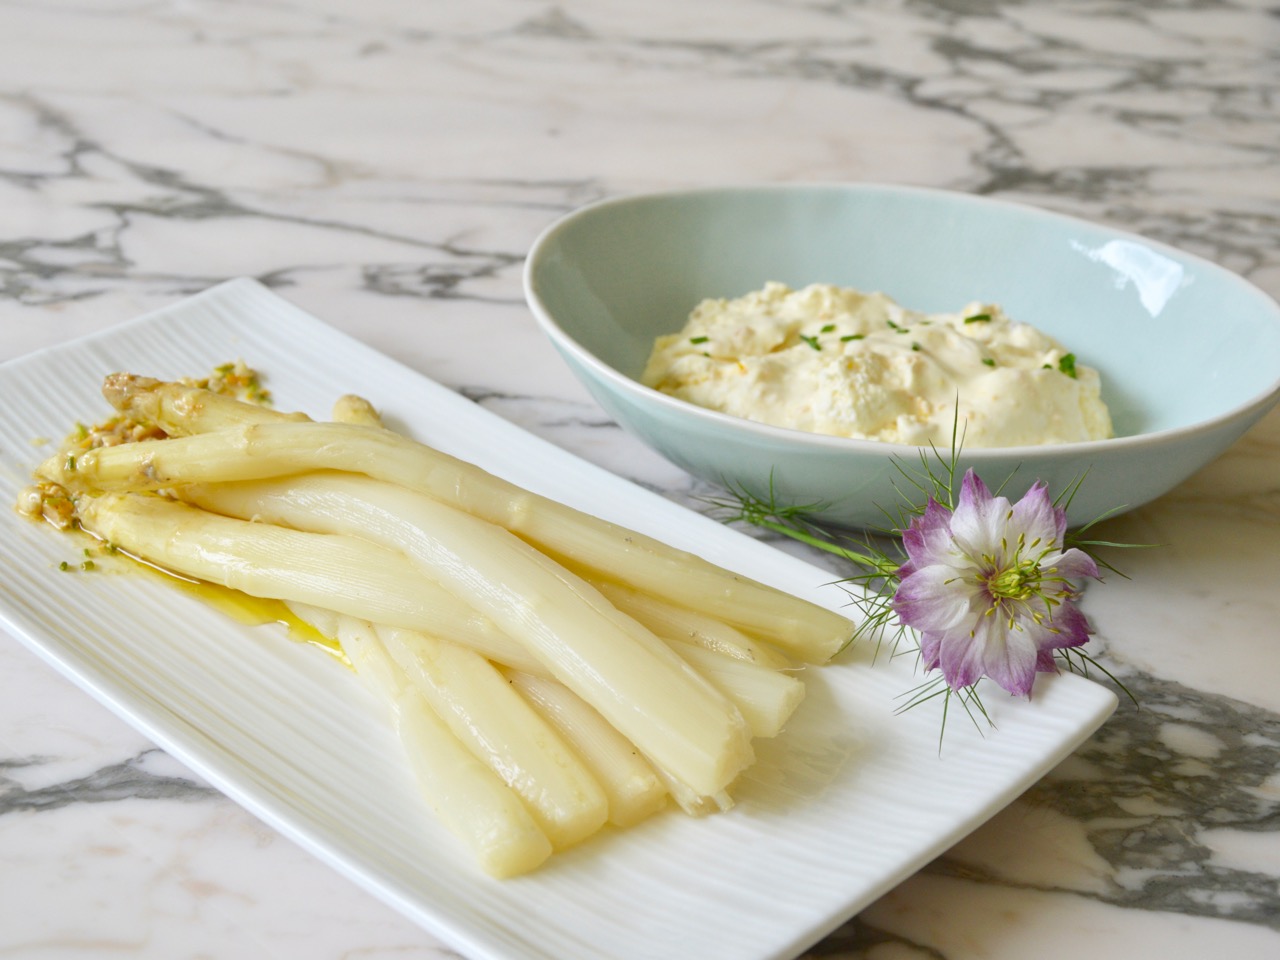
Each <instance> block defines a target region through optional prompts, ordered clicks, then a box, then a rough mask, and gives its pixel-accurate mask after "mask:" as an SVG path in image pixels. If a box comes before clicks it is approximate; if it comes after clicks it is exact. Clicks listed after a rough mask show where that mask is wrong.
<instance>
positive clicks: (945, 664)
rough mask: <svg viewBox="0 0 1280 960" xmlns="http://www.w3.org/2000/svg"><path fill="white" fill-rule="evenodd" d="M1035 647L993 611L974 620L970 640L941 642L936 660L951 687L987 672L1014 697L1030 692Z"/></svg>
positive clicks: (1033, 643) (1019, 631)
mask: <svg viewBox="0 0 1280 960" xmlns="http://www.w3.org/2000/svg"><path fill="white" fill-rule="evenodd" d="M1038 653H1039V651H1038V650H1037V648H1036V643H1035V641H1034V640H1033V639H1032V638H1031V636H1030V635H1029V634H1028V633H1027V632H1026V631H1025V630H1021V629H1018V628H1016V627H1015V628H1014V629H1012V630H1010V629H1009V621H1008V620H1006V619H1004V618H1003V617H1002V616H1001V615H1000V613H999V612H998V611H997V612H995V613H993V614H992V615H991V616H986V617H982V618H980V619H979V621H978V625H977V628H976V629H975V630H974V633H973V636H972V638H970V642H969V643H968V644H965V645H961V644H953V645H951V646H950V647H949V648H948V647H947V646H945V645H944V647H943V651H942V657H941V659H940V664H941V666H942V672H943V676H945V677H946V678H947V682H948V683H950V684H951V686H952V687H953V688H954V687H956V686H962V687H963V686H968V685H969V684H971V683H975V682H976V681H977V680H979V679H980V678H981V677H982V676H984V675H985V676H988V677H990V678H991V679H992V680H994V681H995V682H996V683H998V684H999V685H1000V686H1001V687H1003V688H1004V689H1005V690H1008V691H1009V692H1010V693H1012V694H1013V695H1014V696H1017V697H1029V696H1031V685H1032V684H1033V683H1034V682H1035V678H1036V661H1037V655H1038Z"/></svg>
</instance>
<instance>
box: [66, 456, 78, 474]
mask: <svg viewBox="0 0 1280 960" xmlns="http://www.w3.org/2000/svg"><path fill="white" fill-rule="evenodd" d="M75 468H76V455H75V454H74V453H68V454H67V466H66V469H67V472H68V473H71V472H73V471H74V470H75Z"/></svg>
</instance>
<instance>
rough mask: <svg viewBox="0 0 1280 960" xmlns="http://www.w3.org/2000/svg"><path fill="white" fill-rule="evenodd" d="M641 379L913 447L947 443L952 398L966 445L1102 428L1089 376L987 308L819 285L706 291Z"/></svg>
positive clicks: (1038, 440) (1039, 336)
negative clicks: (906, 300) (918, 305)
mask: <svg viewBox="0 0 1280 960" xmlns="http://www.w3.org/2000/svg"><path fill="white" fill-rule="evenodd" d="M641 380H642V382H643V383H644V384H645V385H647V386H650V387H654V388H655V389H657V390H660V391H662V392H663V393H667V394H670V395H671V396H674V397H679V398H680V399H682V400H687V401H689V402H691V403H695V404H698V405H699V406H703V407H707V408H709V409H712V410H718V411H720V412H722V413H728V414H732V415H733V416H737V417H744V418H746V419H748V420H755V421H758V422H760V423H768V424H773V425H774V426H780V427H791V428H793V429H797V430H808V431H811V432H814V433H824V434H831V435H834V436H840V437H853V438H857V439H864V440H880V441H887V442H891V443H903V444H911V445H914V446H924V445H928V444H933V445H935V446H937V447H939V448H940V449H941V448H944V447H948V446H949V445H950V444H951V441H952V430H953V426H955V425H956V424H957V421H956V419H955V418H956V406H957V398H958V403H959V420H958V426H959V429H960V431H961V432H962V434H963V443H964V445H965V446H966V447H1011V446H1022V445H1039V444H1047V443H1070V442H1074V441H1080V440H1099V439H1104V438H1106V437H1110V436H1112V428H1111V417H1110V414H1109V413H1108V412H1107V408H1106V406H1105V405H1104V404H1103V402H1102V399H1101V395H1100V381H1099V377H1098V373H1097V371H1096V370H1094V369H1092V368H1090V367H1087V366H1084V365H1083V364H1078V363H1076V362H1075V357H1074V355H1073V354H1071V353H1070V352H1068V350H1067V349H1066V348H1065V347H1064V346H1063V345H1062V344H1060V343H1058V342H1057V341H1056V340H1054V339H1053V338H1052V337H1049V336H1047V335H1046V334H1044V333H1041V332H1040V331H1039V330H1036V329H1035V328H1034V327H1032V326H1030V325H1028V324H1025V323H1017V322H1014V321H1012V320H1010V319H1009V318H1008V317H1006V316H1005V314H1004V312H1003V311H1002V310H1001V309H1000V308H999V307H998V306H995V305H993V304H982V303H972V304H969V305H968V306H966V307H964V308H963V309H962V310H960V311H958V312H956V313H938V314H923V313H917V312H915V311H912V310H908V309H906V308H904V307H902V306H900V305H899V304H897V303H895V302H894V301H893V300H891V299H890V298H889V297H887V296H885V295H884V294H882V293H861V292H859V291H857V290H852V289H848V288H844V287H837V286H832V285H829V284H813V285H811V286H808V287H805V288H804V289H802V290H793V289H791V288H790V287H788V286H786V285H784V284H781V283H768V284H766V285H765V287H764V289H762V290H758V291H755V292H754V293H749V294H747V295H746V296H744V297H739V298H737V299H734V300H727V299H713V300H704V301H703V302H702V303H700V304H698V306H697V307H696V308H695V309H694V310H693V312H692V314H690V316H689V320H688V323H687V324H686V325H685V328H684V329H683V330H681V331H680V332H679V333H677V334H672V335H669V336H663V337H659V338H658V339H657V341H656V342H655V344H654V349H653V353H652V354H651V356H650V358H649V362H648V364H647V366H646V368H645V371H644V374H643V375H642V377H641Z"/></svg>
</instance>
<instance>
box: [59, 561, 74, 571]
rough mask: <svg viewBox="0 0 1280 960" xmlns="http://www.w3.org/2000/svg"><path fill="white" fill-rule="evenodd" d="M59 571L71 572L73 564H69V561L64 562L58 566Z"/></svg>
mask: <svg viewBox="0 0 1280 960" xmlns="http://www.w3.org/2000/svg"><path fill="white" fill-rule="evenodd" d="M58 569H59V570H70V569H71V564H69V563H67V561H65V560H63V561H62V562H61V563H60V564H58Z"/></svg>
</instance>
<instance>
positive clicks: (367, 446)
mask: <svg viewBox="0 0 1280 960" xmlns="http://www.w3.org/2000/svg"><path fill="white" fill-rule="evenodd" d="M191 390H193V388H183V387H181V386H180V385H171V384H165V385H163V387H161V386H159V385H157V384H156V383H155V382H154V381H148V380H145V379H144V378H131V377H130V376H129V375H127V374H116V375H113V376H112V377H110V378H108V385H107V386H106V387H105V388H104V393H105V394H106V396H107V398H108V399H109V400H110V401H111V402H112V403H113V404H114V405H116V406H117V408H118V409H120V410H121V411H122V412H126V413H132V414H136V415H139V416H145V417H149V418H151V419H154V420H155V421H156V422H157V423H159V424H160V425H161V426H162V427H163V428H164V429H165V430H166V431H167V432H169V433H171V434H175V435H179V434H185V433H199V432H201V431H207V430H211V429H212V430H218V429H219V428H222V427H225V426H226V425H227V424H228V423H229V422H234V421H235V420H236V419H237V418H239V420H240V422H242V423H244V424H246V425H245V426H241V427H238V428H236V429H233V430H231V431H230V432H229V433H228V432H226V431H222V432H220V433H217V434H213V435H212V437H213V438H216V439H213V438H209V437H194V436H193V437H179V438H178V439H177V440H175V441H168V442H170V443H178V444H179V446H178V447H173V448H169V449H155V450H149V451H137V450H134V451H132V452H131V453H130V452H125V451H123V448H122V447H116V448H112V449H111V450H103V451H91V452H90V453H86V454H84V455H83V456H82V457H81V460H82V461H84V462H83V465H82V467H81V469H82V471H84V472H85V473H86V474H87V475H91V477H90V479H91V480H92V482H96V483H98V484H100V485H104V486H105V485H108V484H115V483H121V482H122V483H124V484H126V485H128V484H140V483H153V484H155V485H157V486H165V485H168V484H170V483H182V482H202V481H215V480H233V479H255V478H261V477H268V476H278V475H281V474H285V473H298V472H302V471H303V470H311V469H326V468H332V469H340V470H349V471H352V472H363V473H368V474H369V475H370V476H373V477H376V478H378V479H382V480H389V481H391V482H393V483H399V484H402V485H404V486H408V487H411V488H413V489H417V490H420V491H421V492H423V493H426V494H428V495H430V496H433V497H437V498H439V499H441V500H442V501H443V502H446V503H449V504H451V505H453V506H456V507H458V508H460V509H463V510H465V511H467V512H469V513H472V514H475V515H476V516H479V517H482V518H484V519H486V520H489V521H490V522H492V523H497V524H499V525H500V526H503V527H506V528H507V529H509V530H512V531H513V532H515V533H517V534H518V535H520V536H521V537H522V538H524V539H526V540H528V541H530V542H531V543H535V544H537V545H538V546H539V547H540V548H542V549H543V550H546V551H548V552H550V553H552V554H554V555H556V556H558V557H561V558H564V559H565V560H566V561H568V562H571V563H573V564H575V565H578V566H582V567H586V568H589V569H591V570H594V571H595V572H596V573H597V574H598V575H600V576H603V577H606V578H608V579H611V580H614V581H617V582H620V583H629V584H632V585H634V586H636V587H638V588H640V589H643V590H645V591H646V592H649V593H652V594H655V595H657V596H666V597H670V598H671V599H672V600H674V601H675V602H677V603H678V604H680V605H681V606H685V607H688V608H690V609H694V610H701V611H705V612H707V613H709V614H711V615H713V616H716V617H717V618H719V619H723V620H726V621H727V622H729V623H732V624H734V625H735V626H737V627H739V628H741V629H744V630H747V631H748V632H750V633H753V634H756V635H760V636H763V637H765V638H767V639H770V640H772V641H774V642H776V643H778V644H779V645H780V646H783V647H784V648H785V649H787V650H788V651H789V652H791V653H793V654H794V655H796V656H798V657H801V658H802V659H805V660H809V661H813V662H822V661H825V660H827V659H829V658H830V657H831V656H833V655H834V654H835V653H837V652H838V651H839V650H841V649H842V648H843V647H844V646H845V645H846V644H847V643H848V642H849V639H850V637H851V636H852V633H853V625H852V624H851V623H850V622H849V621H848V620H847V619H846V618H844V617H842V616H840V615H839V614H836V613H834V612H832V611H830V610H827V609H825V608H822V607H819V606H817V605H815V604H811V603H808V602H806V601H803V600H800V599H798V598H796V597H792V596H790V595H788V594H785V593H783V592H781V591H778V590H775V589H773V588H771V587H768V586H765V585H763V584H759V583H756V582H754V581H752V580H750V579H748V578H746V577H742V576H739V575H737V574H733V573H731V572H729V571H726V570H724V569H722V568H720V567H717V566H715V565H714V564H711V563H708V562H707V561H705V560H703V559H701V558H699V557H697V556H695V555H693V554H690V553H687V552H685V551H682V550H677V549H675V548H673V547H670V546H667V545H666V544H663V543H660V542H659V541H656V540H654V539H652V538H650V537H646V536H643V535H641V534H639V533H636V532H634V531H631V530H627V529H626V528H624V527H620V526H617V525H616V524H611V523H608V522H605V521H602V520H599V519H597V518H594V517H591V516H589V515H587V514H584V513H582V512H580V511H577V510H574V509H572V508H570V507H567V506H565V505H563V504H560V503H557V502H555V501H553V500H550V499H548V498H546V497H541V496H538V495H537V494H534V493H531V492H529V491H526V490H523V489H521V488H520V487H518V486H516V485H514V484H512V483H509V482H507V481H505V480H502V479H500V478H498V477H495V476H493V475H492V474H489V473H487V472H486V471H484V470H482V469H480V468H479V467H477V466H474V465H473V464H469V463H466V462H464V461H462V460H458V459H457V458H455V457H451V456H449V455H447V454H444V453H442V452H440V451H437V450H433V449H431V448H430V447H426V446H423V445H422V444H418V443H415V442H414V441H412V440H409V439H407V438H404V437H400V436H399V435H397V434H394V433H391V432H389V431H380V430H377V429H374V428H370V427H367V426H364V425H363V424H310V423H306V424H304V423H291V422H286V421H282V420H280V416H281V415H279V414H276V413H274V412H268V415H267V416H265V417H263V418H262V420H261V421H260V422H259V425H258V426H257V427H254V426H253V425H252V421H253V418H254V416H255V414H254V411H255V410H257V409H260V408H257V407H255V406H254V405H252V404H239V405H238V406H237V401H235V400H231V399H229V398H226V397H218V398H217V399H213V395H210V396H206V397H202V398H201V397H197V398H196V399H188V398H187V397H188V394H187V393H184V392H183V391H191ZM198 393H199V392H198V391H197V394H198ZM205 393H207V391H205ZM267 420H271V421H275V422H263V421H267ZM230 453H237V454H239V456H240V458H241V460H240V462H239V463H238V464H236V465H233V464H231V463H228V462H227V455H228V454H230ZM245 460H248V461H249V462H247V463H246V462H244V461H245ZM211 461H212V462H211ZM218 461H221V462H222V464H221V466H219V465H218ZM50 468H51V470H53V471H54V472H58V468H59V464H56V463H54V464H51V465H50ZM50 479H58V477H52V476H51V477H50ZM62 479H66V477H65V475H63V476H62Z"/></svg>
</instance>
